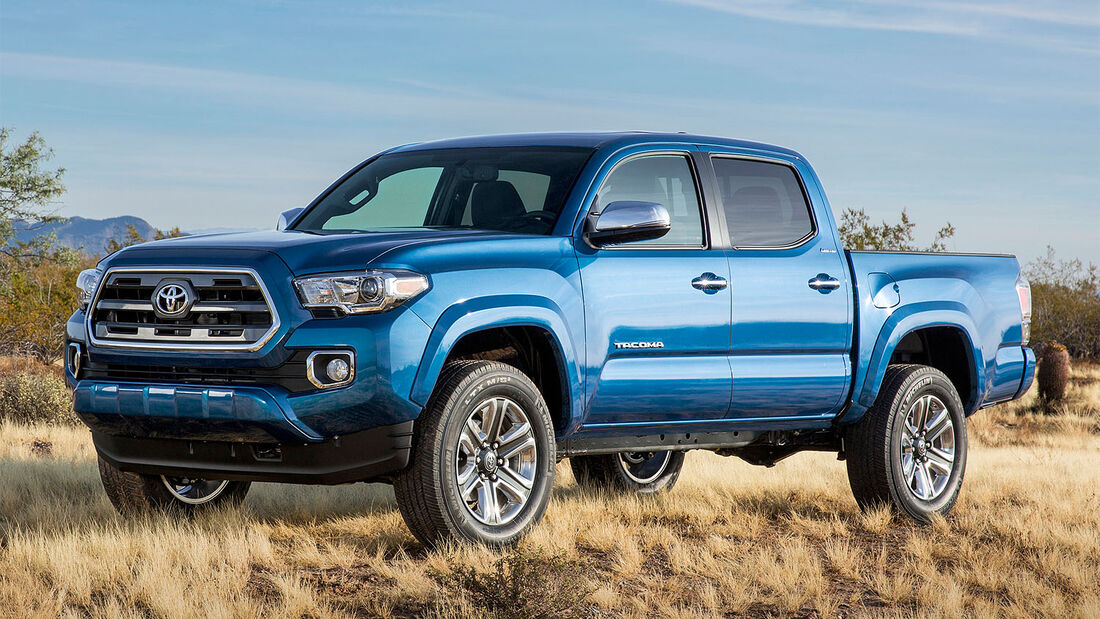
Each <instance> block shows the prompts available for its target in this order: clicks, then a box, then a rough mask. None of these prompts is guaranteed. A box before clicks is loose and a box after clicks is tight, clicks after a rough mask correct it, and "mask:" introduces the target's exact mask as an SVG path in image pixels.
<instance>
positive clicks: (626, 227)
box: [585, 201, 672, 247]
mask: <svg viewBox="0 0 1100 619" xmlns="http://www.w3.org/2000/svg"><path fill="white" fill-rule="evenodd" d="M671 226H672V220H671V219H670V218H669V216H668V209H666V208H665V207H664V206H662V205H660V204H657V203H656V202H629V201H622V202H612V203H611V204H608V205H607V206H605V207H604V208H603V212H601V213H600V214H599V215H598V216H596V217H595V219H592V218H591V217H590V218H589V220H588V229H587V230H586V231H585V238H587V239H588V242H589V243H591V244H592V245H595V246H597V247H600V246H603V245H614V244H617V243H629V242H630V241H646V240H649V239H656V238H660V237H662V236H664V235H666V234H668V231H669V228H670V227H671Z"/></svg>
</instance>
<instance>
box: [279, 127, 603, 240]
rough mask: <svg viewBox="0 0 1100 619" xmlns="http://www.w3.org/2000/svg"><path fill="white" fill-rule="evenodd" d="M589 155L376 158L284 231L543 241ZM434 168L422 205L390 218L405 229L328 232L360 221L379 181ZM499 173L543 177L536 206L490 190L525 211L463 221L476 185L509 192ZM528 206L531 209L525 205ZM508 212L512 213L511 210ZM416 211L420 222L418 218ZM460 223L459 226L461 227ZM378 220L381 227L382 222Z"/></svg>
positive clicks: (567, 150) (456, 152)
mask: <svg viewBox="0 0 1100 619" xmlns="http://www.w3.org/2000/svg"><path fill="white" fill-rule="evenodd" d="M594 152H595V149H594V148H588V147H577V146H488V147H473V148H445V149H418V150H410V151H397V152H390V153H384V154H382V155H379V156H377V157H374V158H372V159H369V160H367V161H366V162H364V163H363V165H361V166H359V167H358V168H356V169H355V170H353V171H352V172H349V173H348V174H347V175H345V176H344V178H343V179H342V180H341V181H339V182H337V183H335V184H334V185H333V186H332V187H330V188H329V189H328V190H327V191H326V192H325V193H324V194H322V195H321V196H320V197H318V199H317V200H315V201H314V203H313V204H312V205H311V206H310V207H309V208H308V209H307V210H306V212H305V213H303V214H302V215H301V216H300V217H298V218H297V221H296V222H294V225H293V226H291V228H290V229H292V230H298V231H308V232H315V233H327V234H335V233H360V232H376V231H386V230H394V229H473V230H496V231H501V232H510V233H517V234H536V235H548V234H550V233H551V232H552V231H553V229H554V226H555V225H556V223H557V219H558V218H559V217H560V215H561V213H562V210H563V209H564V207H565V203H566V201H567V199H568V197H569V194H570V193H571V192H572V190H573V186H574V184H575V183H576V181H577V178H579V177H580V175H581V172H582V171H583V170H584V168H585V166H586V165H587V163H588V161H589V159H590V158H591V157H592V154H593V153H594ZM437 168H438V169H441V172H440V173H439V177H438V179H437V180H436V181H435V186H434V188H431V198H430V201H429V203H428V204H426V205H425V204H422V203H418V204H415V205H410V206H409V208H408V212H407V213H404V212H398V213H397V217H398V218H401V217H406V218H408V220H409V221H405V222H403V223H401V225H388V224H383V225H366V226H359V225H357V226H355V227H349V228H341V227H337V226H334V225H330V221H331V220H333V218H336V217H341V216H351V215H355V214H359V213H361V212H362V209H363V208H367V207H368V205H369V204H370V203H371V201H372V200H374V199H376V198H378V197H379V195H382V193H381V189H380V187H381V185H382V183H383V182H384V181H385V180H386V179H387V178H390V177H392V176H394V175H396V174H398V173H401V172H409V171H420V170H427V169H431V170H435V169H437ZM501 173H504V174H512V175H516V174H534V175H539V176H545V178H546V180H545V181H543V182H544V183H545V190H544V191H545V194H544V196H543V198H542V200H541V204H537V202H539V200H531V199H530V197H528V198H527V199H526V200H522V199H520V198H519V195H518V192H516V191H515V187H514V186H513V187H512V188H511V189H510V190H509V189H508V188H502V187H496V188H495V189H505V190H506V192H505V193H509V194H510V196H506V197H505V198H507V197H511V198H512V201H513V202H515V201H516V200H521V202H520V204H521V205H522V206H523V208H524V209H525V211H518V212H517V214H516V215H515V216H511V217H505V216H504V215H501V216H500V218H499V219H500V221H488V222H486V221H482V222H472V221H469V220H470V218H471V215H470V211H471V210H473V209H474V206H473V200H474V198H473V197H472V196H471V194H472V193H474V189H475V186H476V185H478V184H479V183H488V184H495V185H501V184H508V185H512V183H510V182H508V181H506V180H504V181H502V180H500V178H499V176H500V174H501ZM429 174H430V173H429ZM428 183H429V181H425V182H424V183H422V184H421V185H420V186H417V187H416V189H417V190H418V191H421V192H422V197H426V195H427V189H428ZM391 193H393V192H391ZM482 193H484V194H489V193H491V192H482ZM497 193H500V192H497ZM363 195H365V196H366V197H365V198H363V199H362V202H361V203H360V202H357V199H359V196H363ZM534 195H535V197H538V196H539V195H542V194H540V193H539V192H537V191H536V193H535V194H534ZM387 197H389V196H387ZM502 199H503V198H502ZM420 202H422V200H421V201H420ZM531 202H535V203H536V204H534V205H532V204H531ZM383 204H385V201H384V200H383ZM490 206H492V205H490ZM509 206H511V207H512V208H513V209H515V208H516V207H515V206H514V205H509ZM383 208H385V207H384V206H383ZM421 210H423V217H422V218H421V217H419V215H420V211H421ZM489 210H490V211H491V210H494V209H492V208H490V209H489ZM496 210H501V209H496ZM534 211H538V213H535V212H534ZM518 213H522V215H520V214H518ZM368 215H369V214H368V213H365V212H362V214H361V215H359V217H360V218H365V216H368ZM390 215H391V216H392V215H393V213H390ZM464 217H465V219H466V220H467V221H463V218H464ZM379 218H381V219H384V216H380V217H379ZM346 219H347V217H345V220H346ZM490 219H492V218H491V217H490ZM364 223H369V222H364Z"/></svg>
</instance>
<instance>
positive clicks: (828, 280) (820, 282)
mask: <svg viewBox="0 0 1100 619" xmlns="http://www.w3.org/2000/svg"><path fill="white" fill-rule="evenodd" d="M806 283H807V284H808V285H809V286H810V288H813V289H814V290H817V291H818V292H820V293H821V294H826V293H829V292H831V291H833V290H836V289H837V288H840V280H838V279H837V278H835V277H833V276H832V275H829V274H828V273H818V274H817V275H815V276H814V277H813V279H811V280H810V281H808V282H806Z"/></svg>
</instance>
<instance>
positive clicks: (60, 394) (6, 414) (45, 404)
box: [0, 371, 79, 425]
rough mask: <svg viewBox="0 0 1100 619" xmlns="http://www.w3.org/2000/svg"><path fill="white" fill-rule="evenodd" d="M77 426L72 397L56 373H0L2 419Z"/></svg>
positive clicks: (0, 410) (26, 422) (15, 421)
mask: <svg viewBox="0 0 1100 619" xmlns="http://www.w3.org/2000/svg"><path fill="white" fill-rule="evenodd" d="M3 421H9V422H13V423H25V424H31V423H50V424H67V425H76V424H77V423H79V419H77V417H76V414H75V413H73V398H72V394H71V393H70V392H69V387H68V386H67V385H66V384H65V379H63V378H61V377H60V376H58V375H57V374H56V373H54V372H28V371H16V372H12V373H7V374H0V422H3Z"/></svg>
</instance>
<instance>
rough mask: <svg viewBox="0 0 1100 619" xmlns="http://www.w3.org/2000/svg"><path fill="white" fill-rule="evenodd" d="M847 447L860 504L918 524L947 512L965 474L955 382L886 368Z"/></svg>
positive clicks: (923, 371)
mask: <svg viewBox="0 0 1100 619" xmlns="http://www.w3.org/2000/svg"><path fill="white" fill-rule="evenodd" d="M846 449H847V451H848V458H847V462H848V481H849V483H850V484H851V486H852V492H853V494H854V495H855V498H856V502H857V503H859V506H860V507H861V508H864V509H868V508H872V507H874V506H876V505H889V506H891V507H893V508H895V509H897V510H898V511H899V512H900V513H902V514H904V515H906V516H908V517H909V518H911V519H913V520H915V521H917V522H925V523H926V522H929V521H930V520H931V518H932V516H933V515H935V514H939V515H946V514H947V513H948V512H950V511H951V508H952V507H954V505H955V501H956V500H957V498H958V495H959V488H960V487H961V486H962V480H963V474H964V473H965V472H966V416H965V413H964V411H963V405H962V401H961V400H960V399H959V395H958V393H957V392H956V391H955V386H954V385H953V384H952V383H951V381H950V380H948V378H947V377H946V376H945V375H944V374H943V373H942V372H940V371H939V370H937V369H935V368H931V367H927V366H922V365H893V366H890V367H889V368H888V369H887V370H886V377H885V378H884V379H883V382H882V389H881V390H880V392H879V395H878V398H877V399H876V400H875V404H874V405H873V406H872V407H871V408H870V409H868V410H867V412H866V413H865V414H864V416H863V419H861V420H860V421H859V422H858V423H856V424H855V425H854V426H853V427H852V429H851V431H850V432H849V433H848V437H847V444H846Z"/></svg>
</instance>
